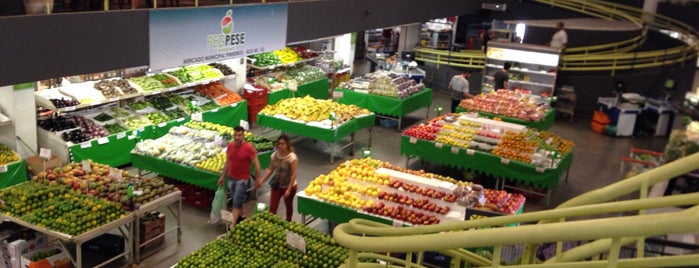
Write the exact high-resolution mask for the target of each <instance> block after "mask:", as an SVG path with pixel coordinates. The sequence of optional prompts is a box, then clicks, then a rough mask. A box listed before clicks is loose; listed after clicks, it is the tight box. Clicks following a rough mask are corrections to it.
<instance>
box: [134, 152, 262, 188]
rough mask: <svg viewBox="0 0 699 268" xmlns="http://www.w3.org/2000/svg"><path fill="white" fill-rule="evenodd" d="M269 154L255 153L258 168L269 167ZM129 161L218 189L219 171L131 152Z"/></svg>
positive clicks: (189, 181) (148, 168) (141, 166)
mask: <svg viewBox="0 0 699 268" xmlns="http://www.w3.org/2000/svg"><path fill="white" fill-rule="evenodd" d="M271 156H272V151H267V152H262V153H258V154H257V158H258V159H259V160H260V169H266V168H267V167H269V163H270V160H271ZM131 161H132V163H133V166H135V167H137V168H140V169H144V170H149V171H152V172H155V173H158V174H160V175H163V176H166V177H170V178H173V179H176V180H179V181H182V182H186V183H189V184H192V185H196V186H199V187H203V188H206V189H210V190H216V189H218V178H219V177H220V176H221V173H214V172H211V171H206V170H203V169H198V168H195V167H191V166H185V165H180V164H177V163H174V162H170V161H167V160H163V159H160V158H156V157H152V156H146V155H140V154H133V153H132V154H131ZM252 168H254V167H252ZM260 172H262V171H260Z"/></svg>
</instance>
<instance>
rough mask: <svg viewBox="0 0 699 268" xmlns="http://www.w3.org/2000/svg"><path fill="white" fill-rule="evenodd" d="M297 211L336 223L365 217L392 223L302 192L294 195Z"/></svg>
mask: <svg viewBox="0 0 699 268" xmlns="http://www.w3.org/2000/svg"><path fill="white" fill-rule="evenodd" d="M296 202H297V207H298V212H299V213H300V214H302V215H311V216H313V217H316V218H321V219H326V220H328V221H331V222H333V223H336V224H340V223H346V222H349V221H350V220H351V219H357V218H360V219H366V220H370V221H375V222H380V223H384V224H392V222H393V221H392V220H389V219H385V218H381V217H379V216H374V215H370V214H365V213H360V212H358V211H356V210H354V209H350V208H347V207H343V206H338V205H335V204H330V203H326V202H323V201H321V200H318V199H315V198H313V197H308V196H306V195H305V194H303V192H300V193H299V194H298V195H297V196H296Z"/></svg>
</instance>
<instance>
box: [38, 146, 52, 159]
mask: <svg viewBox="0 0 699 268" xmlns="http://www.w3.org/2000/svg"><path fill="white" fill-rule="evenodd" d="M39 156H41V158H43V159H46V160H49V159H51V149H48V148H41V149H39Z"/></svg>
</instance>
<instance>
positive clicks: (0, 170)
mask: <svg viewBox="0 0 699 268" xmlns="http://www.w3.org/2000/svg"><path fill="white" fill-rule="evenodd" d="M5 172H7V165H2V166H0V173H5Z"/></svg>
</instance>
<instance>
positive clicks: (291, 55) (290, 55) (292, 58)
mask: <svg viewBox="0 0 699 268" xmlns="http://www.w3.org/2000/svg"><path fill="white" fill-rule="evenodd" d="M272 53H274V55H276V56H277V58H279V60H281V61H282V63H284V64H288V63H293V62H297V61H300V60H301V57H300V56H299V55H298V54H296V51H294V50H293V49H291V48H289V47H285V48H284V49H280V50H275V51H273V52H272Z"/></svg>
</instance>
